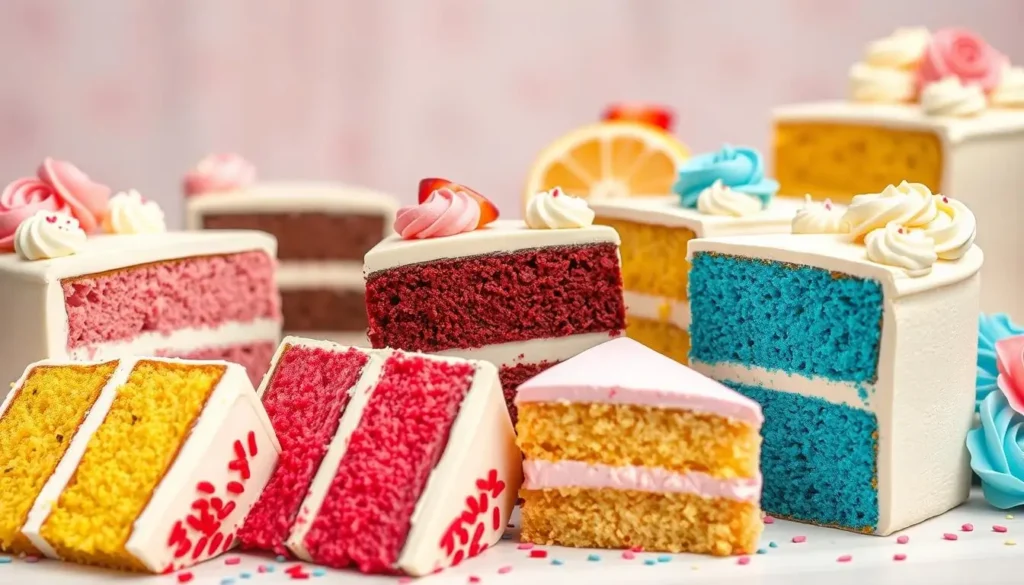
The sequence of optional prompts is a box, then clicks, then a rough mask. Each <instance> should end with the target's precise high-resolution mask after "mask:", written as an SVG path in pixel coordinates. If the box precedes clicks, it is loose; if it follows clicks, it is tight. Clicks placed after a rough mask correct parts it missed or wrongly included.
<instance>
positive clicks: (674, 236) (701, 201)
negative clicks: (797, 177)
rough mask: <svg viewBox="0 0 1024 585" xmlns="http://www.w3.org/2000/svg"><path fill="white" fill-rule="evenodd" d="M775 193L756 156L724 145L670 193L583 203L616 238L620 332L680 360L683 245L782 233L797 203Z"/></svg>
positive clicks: (685, 318) (682, 173) (685, 297)
mask: <svg viewBox="0 0 1024 585" xmlns="http://www.w3.org/2000/svg"><path fill="white" fill-rule="evenodd" d="M673 190H674V191H675V193H674V194H672V195H668V194H667V193H672V191H673ZM777 190H778V183H776V182H775V181H774V180H773V179H770V178H768V177H766V176H765V169H764V163H763V161H762V159H761V154H760V153H759V152H757V151H756V150H754V149H752V148H747V147H731V146H726V147H724V148H722V149H721V150H719V151H717V152H713V153H708V154H702V155H700V156H696V157H694V158H691V159H689V160H688V161H686V162H685V163H683V165H682V166H681V167H680V168H679V169H678V173H677V175H676V180H675V181H674V183H673V185H672V186H671V189H670V190H669V191H667V192H666V194H662V196H660V197H620V198H615V199H591V200H590V205H591V207H592V208H593V210H594V212H595V213H596V214H597V219H596V220H595V223H598V224H601V225H607V226H610V227H612V228H615V231H617V232H618V234H619V237H621V238H622V244H621V249H622V280H623V288H624V289H625V293H624V294H625V298H626V311H627V314H628V319H627V322H628V323H627V326H626V334H627V335H629V336H630V337H631V338H633V339H636V340H637V341H640V342H641V343H643V344H644V345H646V346H648V347H650V348H652V349H655V350H657V351H659V352H661V353H662V354H664V355H667V356H669V357H671V358H672V359H674V360H676V361H678V362H680V363H686V360H687V353H688V352H689V350H690V337H689V333H688V331H687V330H688V328H689V325H690V303H689V294H688V292H687V275H688V273H689V271H690V263H689V261H687V259H686V245H687V242H689V241H690V240H692V239H694V238H706V237H714V236H725V235H734V234H760V233H765V234H767V233H785V232H789V230H790V224H791V223H792V220H793V216H794V215H795V214H796V213H797V211H798V210H799V209H800V207H801V203H800V201H799V200H796V199H787V198H776V197H775V192H776V191H777Z"/></svg>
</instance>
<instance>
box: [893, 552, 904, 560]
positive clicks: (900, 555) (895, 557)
mask: <svg viewBox="0 0 1024 585" xmlns="http://www.w3.org/2000/svg"><path fill="white" fill-rule="evenodd" d="M892 560H894V561H905V560H907V555H905V554H903V553H896V554H894V555H892Z"/></svg>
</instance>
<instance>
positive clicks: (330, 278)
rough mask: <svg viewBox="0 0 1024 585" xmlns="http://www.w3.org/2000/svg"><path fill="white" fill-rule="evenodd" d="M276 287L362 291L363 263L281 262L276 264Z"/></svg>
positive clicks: (336, 261)
mask: <svg viewBox="0 0 1024 585" xmlns="http://www.w3.org/2000/svg"><path fill="white" fill-rule="evenodd" d="M277 286H278V287H279V288H280V289H281V290H301V289H307V288H326V289H340V290H356V289H358V290H362V289H363V288H364V286H365V281H364V280H363V263H362V262H358V261H349V260H328V261H319V260H316V261H314V260H283V261H281V262H279V263H278V264H277Z"/></svg>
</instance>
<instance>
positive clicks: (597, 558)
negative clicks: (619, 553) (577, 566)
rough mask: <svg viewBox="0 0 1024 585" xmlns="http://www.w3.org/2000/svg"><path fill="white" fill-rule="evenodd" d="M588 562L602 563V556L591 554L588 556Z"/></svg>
mask: <svg viewBox="0 0 1024 585" xmlns="http://www.w3.org/2000/svg"><path fill="white" fill-rule="evenodd" d="M587 560H588V561H600V560H601V555H598V554H594V553H591V554H589V555H587Z"/></svg>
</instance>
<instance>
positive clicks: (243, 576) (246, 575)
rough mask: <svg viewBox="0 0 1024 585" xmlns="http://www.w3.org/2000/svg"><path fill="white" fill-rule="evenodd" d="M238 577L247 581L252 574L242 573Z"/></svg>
mask: <svg viewBox="0 0 1024 585" xmlns="http://www.w3.org/2000/svg"><path fill="white" fill-rule="evenodd" d="M239 577H241V578H243V579H249V578H251V577H252V573H242V574H241V575H239Z"/></svg>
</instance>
